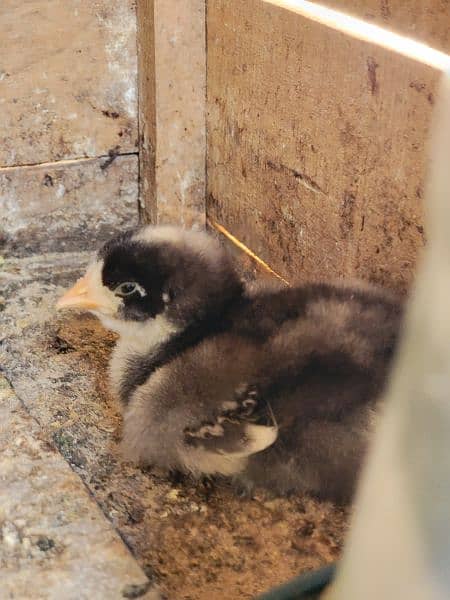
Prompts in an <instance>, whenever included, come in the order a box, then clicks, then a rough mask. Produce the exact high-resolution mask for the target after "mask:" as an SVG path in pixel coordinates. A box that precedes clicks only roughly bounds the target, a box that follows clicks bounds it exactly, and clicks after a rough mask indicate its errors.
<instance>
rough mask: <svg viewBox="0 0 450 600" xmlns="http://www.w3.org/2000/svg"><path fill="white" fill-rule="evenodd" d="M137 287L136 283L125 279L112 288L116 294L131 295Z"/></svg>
mask: <svg viewBox="0 0 450 600" xmlns="http://www.w3.org/2000/svg"><path fill="white" fill-rule="evenodd" d="M139 287H140V286H138V284H137V283H134V282H132V281H125V282H124V283H121V284H120V285H118V286H117V287H116V288H115V289H114V293H115V295H116V296H121V297H124V296H131V294H134V292H136V291H137V290H138V288H139Z"/></svg>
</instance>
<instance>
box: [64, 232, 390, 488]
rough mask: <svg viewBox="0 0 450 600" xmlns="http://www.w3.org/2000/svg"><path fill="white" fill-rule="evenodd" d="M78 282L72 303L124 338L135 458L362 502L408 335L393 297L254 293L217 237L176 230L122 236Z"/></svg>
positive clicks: (118, 363)
mask: <svg viewBox="0 0 450 600" xmlns="http://www.w3.org/2000/svg"><path fill="white" fill-rule="evenodd" d="M77 286H78V292H77V291H75V293H74V292H73V290H72V291H71V292H69V293H68V294H67V295H66V296H65V297H64V298H63V299H62V300H61V305H62V306H69V305H71V306H85V307H86V308H89V309H90V310H92V311H93V312H94V313H95V314H97V315H98V316H99V317H100V318H101V320H102V321H103V323H104V324H105V325H106V326H107V327H110V328H111V329H113V330H115V331H117V332H118V333H119V335H120V339H119V341H118V344H117V347H116V349H115V352H114V355H113V357H112V360H111V365H110V373H111V382H112V387H113V389H114V390H115V392H116V393H117V395H118V396H119V397H120V399H121V401H122V403H123V406H124V448H125V450H126V452H127V454H128V456H130V457H131V458H133V459H134V460H137V461H140V462H148V463H152V464H158V465H159V466H162V467H166V468H168V469H173V468H176V469H182V470H186V471H190V472H192V473H194V474H196V475H201V474H222V475H230V476H233V477H234V478H237V479H238V480H239V481H241V482H242V483H243V484H244V485H246V486H252V485H265V486H268V487H270V489H272V490H274V491H275V492H279V493H287V492H289V491H306V492H310V493H313V494H316V495H319V496H323V497H328V498H332V499H335V500H348V499H349V498H350V497H351V494H352V492H353V488H354V485H355V480H356V477H357V474H358V472H359V469H360V466H361V461H362V460H363V457H364V453H365V450H366V446H367V441H368V438H369V436H370V432H371V429H372V426H373V422H374V415H375V412H374V411H375V409H376V406H377V401H378V399H379V397H380V393H381V391H382V389H383V385H384V382H385V379H386V374H387V371H388V369H389V365H390V362H391V358H392V355H393V352H394V350H395V346H396V340H397V335H398V331H399V324H400V319H401V309H400V306H399V304H398V303H397V302H396V301H395V300H394V299H393V298H392V297H391V296H390V295H389V294H387V293H386V292H384V291H382V290H380V289H378V288H374V287H372V286H369V285H365V284H364V285H363V284H348V285H347V284H346V285H344V284H338V285H334V284H327V283H312V284H306V285H303V286H299V287H295V288H285V287H283V288H282V289H259V290H254V291H252V292H251V291H249V290H248V289H247V288H246V287H245V286H244V285H243V284H242V282H241V280H240V278H239V277H238V275H237V272H236V270H235V268H234V265H233V263H232V261H231V259H230V258H229V256H228V255H227V253H226V252H225V250H224V249H223V248H222V247H221V246H220V245H219V243H218V242H216V241H215V240H214V239H212V238H210V237H209V236H207V235H206V234H201V233H192V232H183V231H181V230H178V229H176V228H170V227H157V228H152V227H148V228H144V229H141V230H135V231H132V232H128V233H126V234H122V235H121V236H119V237H117V238H115V239H114V240H111V241H110V242H109V243H108V244H106V246H105V247H104V248H103V249H102V250H101V251H100V253H99V258H98V262H97V263H96V264H94V265H93V266H92V267H91V268H90V270H89V271H88V274H87V276H86V277H85V278H84V279H83V280H82V281H81V282H79V283H78V284H76V286H75V288H77ZM75 288H73V289H74V290H75ZM80 290H81V293H79V292H80ZM83 294H84V295H83ZM74 298H75V300H74ZM76 298H78V302H77V301H76Z"/></svg>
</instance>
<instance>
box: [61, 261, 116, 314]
mask: <svg viewBox="0 0 450 600" xmlns="http://www.w3.org/2000/svg"><path fill="white" fill-rule="evenodd" d="M56 308H57V309H64V308H79V309H85V310H98V311H99V312H102V313H106V314H113V313H114V312H115V311H116V310H117V302H116V298H115V297H114V295H113V294H112V293H111V292H110V291H109V290H107V289H106V288H104V286H103V285H101V284H100V283H99V282H97V281H96V277H95V272H94V270H92V269H89V270H88V271H87V273H86V275H84V277H81V279H78V281H77V282H76V283H75V285H74V286H73V287H71V288H70V290H68V291H67V292H66V293H65V294H64V296H62V297H61V298H60V299H59V300H58V301H57V303H56Z"/></svg>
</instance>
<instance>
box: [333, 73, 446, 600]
mask: <svg viewBox="0 0 450 600" xmlns="http://www.w3.org/2000/svg"><path fill="white" fill-rule="evenodd" d="M434 121H435V122H434V129H433V135H432V138H431V147H430V168H429V176H428V178H429V181H428V189H427V196H426V198H427V203H426V204H427V209H428V210H429V214H428V221H427V233H428V239H429V242H428V246H427V249H426V252H425V254H424V257H423V260H422V264H421V265H420V268H419V272H418V275H417V279H416V285H415V289H414V292H413V295H412V299H411V301H410V305H409V309H408V311H407V316H406V322H405V331H404V334H403V339H402V342H401V345H400V350H399V354H398V357H397V360H396V364H395V366H394V370H393V374H392V379H391V383H390V386H389V389H388V392H387V403H386V409H385V415H384V417H383V419H382V422H381V425H380V428H379V431H378V434H377V437H376V441H375V444H374V447H373V450H372V454H371V456H370V458H369V461H368V465H367V469H366V471H365V475H364V476H363V478H362V482H361V486H360V490H359V493H358V496H357V501H356V508H355V513H354V518H353V524H352V528H351V532H350V535H349V538H348V543H347V547H346V551H345V552H344V558H343V561H342V564H341V568H340V570H339V572H338V575H337V577H336V581H335V583H334V585H333V586H332V588H331V589H330V590H329V591H328V593H326V594H325V598H326V600H353V599H355V600H356V599H358V600H360V599H362V598H364V600H379V599H380V598H383V599H384V600H391V599H392V600H394V599H400V598H408V600H444V599H445V600H447V599H448V598H450V569H449V563H450V71H448V72H447V73H446V74H445V75H444V76H443V81H442V84H441V91H440V98H439V102H438V105H437V107H436V112H435V118H434Z"/></svg>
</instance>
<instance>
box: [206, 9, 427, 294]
mask: <svg viewBox="0 0 450 600" xmlns="http://www.w3.org/2000/svg"><path fill="white" fill-rule="evenodd" d="M207 31H208V46H207V47H208V57H207V59H208V60H207V64H208V73H207V79H208V99H207V114H208V163H207V171H208V189H207V193H208V195H207V213H208V215H209V216H210V217H211V218H212V219H213V220H216V221H218V222H219V223H221V224H222V225H225V227H227V228H228V229H229V230H230V231H231V232H232V233H233V234H234V235H236V237H238V238H240V239H241V240H242V241H243V242H244V243H245V244H246V245H247V246H249V247H250V248H251V250H253V251H254V252H256V253H257V254H258V255H259V256H260V257H261V258H262V259H263V260H265V261H266V262H267V263H269V264H270V265H271V266H272V267H273V268H274V269H275V270H277V271H278V272H279V273H280V274H281V275H283V276H284V277H286V278H287V279H290V280H291V281H293V280H296V279H299V278H303V279H305V278H322V277H327V278H328V277H336V276H347V277H351V276H359V277H363V278H366V279H370V280H374V281H377V282H380V283H382V284H385V285H387V286H389V287H391V288H393V289H396V290H399V291H404V290H405V289H406V288H407V286H408V284H409V282H410V280H411V277H412V274H413V271H414V265H415V261H416V256H417V252H418V250H419V249H420V248H421V247H422V245H423V242H424V238H423V228H422V202H421V199H422V189H423V175H424V166H425V139H426V134H427V130H428V125H429V120H430V115H431V111H432V107H433V102H434V87H435V83H436V80H437V77H438V73H437V72H435V71H434V70H432V69H431V68H430V67H427V66H425V65H423V64H420V63H416V62H414V61H413V60H411V59H407V58H404V57H401V56H398V55H395V54H393V53H391V52H389V51H387V50H384V49H383V48H380V47H377V46H375V45H372V44H369V43H366V42H362V41H359V40H355V39H353V38H349V37H347V36H345V35H344V34H342V33H339V32H337V31H335V30H333V29H330V28H327V27H324V26H322V25H320V24H318V23H315V22H312V21H310V20H308V19H305V18H304V17H301V16H299V15H295V14H293V13H291V12H289V11H286V10H284V9H281V8H277V7H275V6H273V5H271V4H268V3H265V2H260V1H258V0H249V1H248V2H239V1H238V0H230V1H225V0H209V2H208V23H207Z"/></svg>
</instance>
